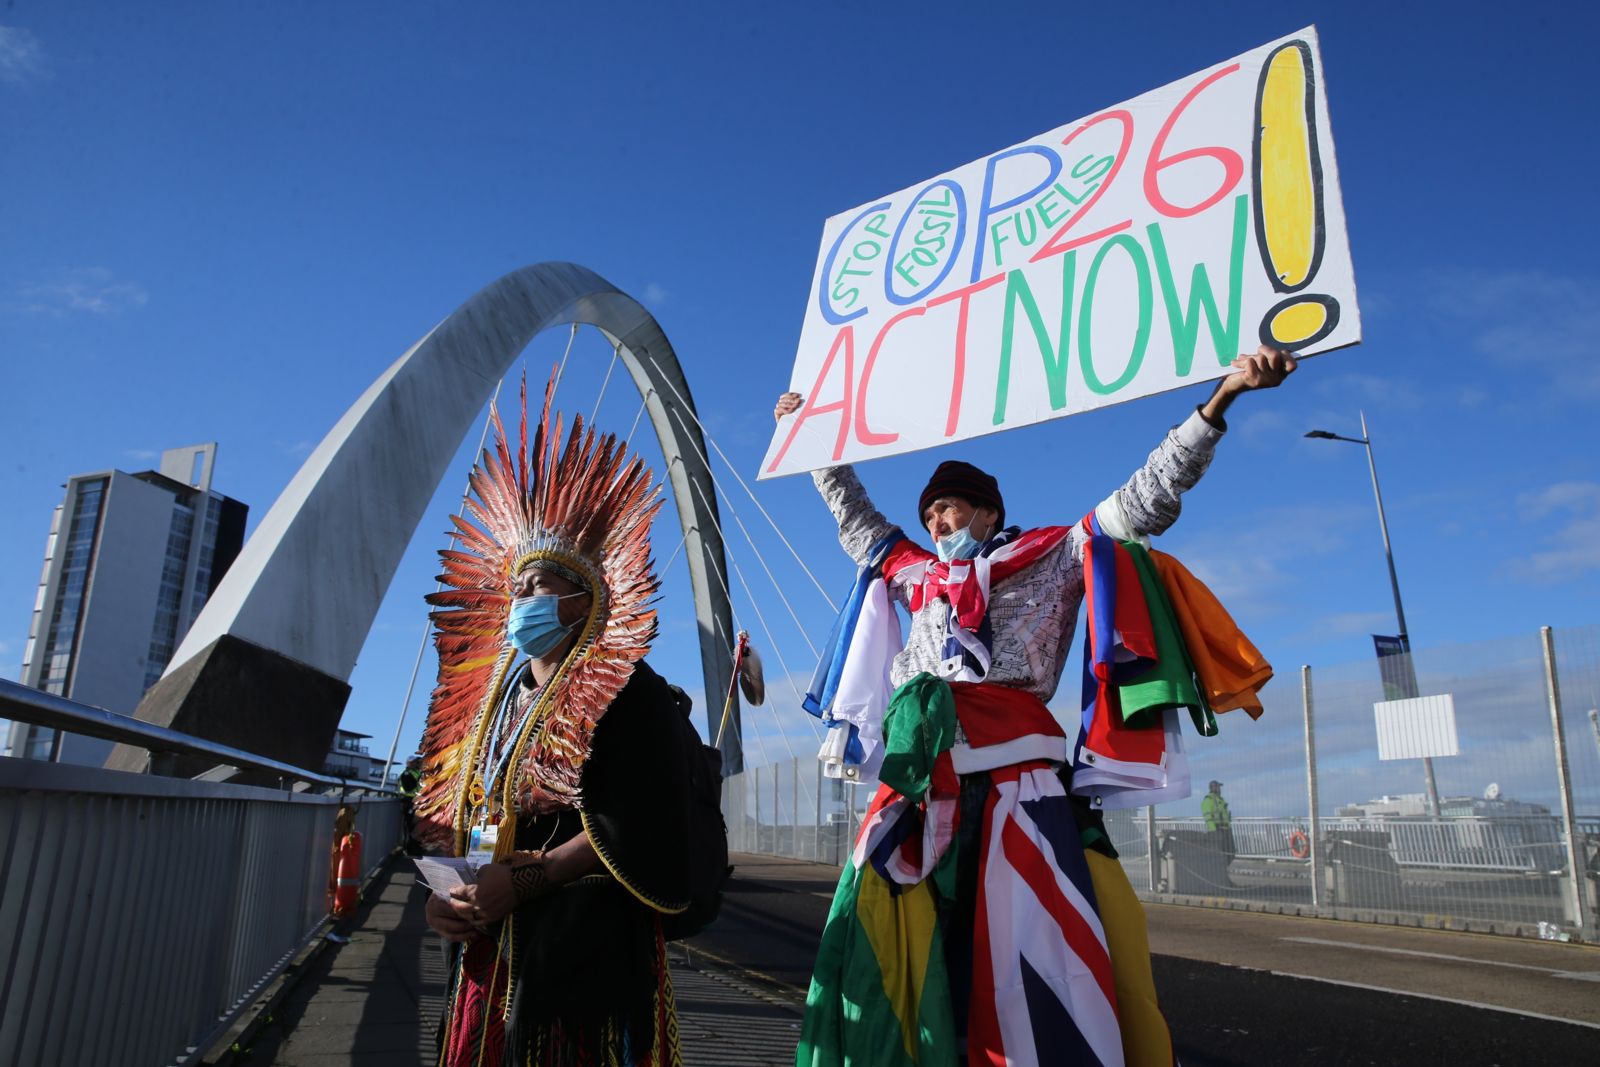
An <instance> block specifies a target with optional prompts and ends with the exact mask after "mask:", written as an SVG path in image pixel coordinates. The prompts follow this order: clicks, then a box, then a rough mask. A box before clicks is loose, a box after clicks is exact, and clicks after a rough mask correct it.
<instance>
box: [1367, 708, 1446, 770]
mask: <svg viewBox="0 0 1600 1067" xmlns="http://www.w3.org/2000/svg"><path fill="white" fill-rule="evenodd" d="M1372 713H1373V715H1374V716H1375V717H1376V718H1377V720H1378V758H1379V759H1381V760H1388V759H1423V758H1424V757H1428V756H1459V755H1460V754H1461V744H1460V742H1459V741H1458V740H1457V738H1456V701H1455V697H1454V696H1453V695H1452V694H1450V693H1440V694H1439V695H1437V696H1431V697H1408V698H1406V699H1405V700H1380V701H1378V702H1377V703H1376V704H1374V705H1372Z"/></svg>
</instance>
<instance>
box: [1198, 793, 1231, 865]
mask: <svg viewBox="0 0 1600 1067" xmlns="http://www.w3.org/2000/svg"><path fill="white" fill-rule="evenodd" d="M1208 789H1209V791H1208V792H1207V793H1206V795H1205V796H1204V797H1202V798H1201V800H1200V814H1201V815H1202V816H1204V818H1205V820H1206V829H1207V830H1210V831H1213V832H1215V833H1219V834H1220V836H1219V837H1218V838H1217V840H1218V841H1219V842H1220V843H1221V846H1222V851H1223V852H1224V853H1226V854H1227V857H1228V858H1229V859H1230V860H1231V859H1233V814H1232V813H1231V812H1229V811H1228V802H1227V800H1225V799H1224V798H1223V796H1222V783H1221V782H1218V781H1215V780H1213V781H1212V782H1211V785H1210V786H1209V787H1208Z"/></svg>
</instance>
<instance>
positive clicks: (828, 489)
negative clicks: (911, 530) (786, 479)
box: [772, 393, 895, 565]
mask: <svg viewBox="0 0 1600 1067" xmlns="http://www.w3.org/2000/svg"><path fill="white" fill-rule="evenodd" d="M804 400H805V398H804V397H802V396H801V395H800V394H799V393H784V394H783V395H782V396H780V397H779V398H778V403H777V405H776V406H775V407H773V409H772V417H773V418H774V419H781V418H783V417H784V416H785V415H788V414H790V413H791V412H794V411H798V410H799V408H800V405H801V403H802V402H803V401H804ZM811 480H812V481H813V482H814V483H815V484H816V487H817V492H819V493H821V494H822V500H823V503H825V504H827V505H828V510H829V511H831V512H833V519H834V521H835V522H837V523H838V524H839V544H840V545H842V546H844V550H845V552H846V553H847V554H848V555H849V556H850V558H851V559H853V560H855V561H856V563H858V564H861V565H865V564H866V563H867V562H868V556H869V554H870V552H871V550H872V546H873V545H875V544H877V542H878V541H879V540H881V539H882V538H883V535H884V534H886V533H888V532H889V531H890V530H892V529H894V527H895V524H894V523H892V522H890V521H889V520H888V519H886V518H884V517H883V515H882V514H881V513H880V512H879V511H878V509H877V508H875V507H873V505H872V500H871V498H870V497H868V496H867V491H866V489H865V488H863V487H862V485H861V480H860V479H859V478H857V477H856V472H855V470H854V468H852V467H851V466H850V465H849V464H841V465H839V466H837V467H826V468H824V469H822V470H816V471H812V472H811Z"/></svg>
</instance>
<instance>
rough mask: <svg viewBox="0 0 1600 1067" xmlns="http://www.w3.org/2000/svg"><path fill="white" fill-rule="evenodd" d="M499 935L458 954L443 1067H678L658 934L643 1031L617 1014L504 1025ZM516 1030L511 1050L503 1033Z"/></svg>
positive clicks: (504, 969) (506, 971)
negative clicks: (647, 1019)
mask: <svg viewBox="0 0 1600 1067" xmlns="http://www.w3.org/2000/svg"><path fill="white" fill-rule="evenodd" d="M508 948H509V937H508V934H507V932H506V931H505V930H504V929H503V928H502V930H501V931H499V932H498V933H497V936H495V937H479V938H477V939H476V940H474V941H471V942H469V943H468V944H467V946H466V948H465V950H464V951H458V953H457V962H456V967H455V974H454V975H453V980H452V982H451V987H452V988H451V990H450V996H449V1000H448V1002H447V1006H446V1008H445V1017H444V1021H443V1025H442V1027H441V1034H440V1042H439V1065H440V1067H513V1065H514V1067H683V1057H682V1054H681V1053H680V1051H679V1048H678V1017H677V1011H676V1008H675V1006H674V1002H673V996H672V974H671V972H670V971H669V970H668V968H667V951H666V942H665V941H664V940H663V939H662V937H661V934H660V928H659V923H658V924H657V932H656V951H655V956H654V959H653V960H652V961H651V966H652V969H653V978H654V996H653V1003H652V1010H651V1013H650V1019H649V1024H648V1026H645V1027H641V1026H638V1025H630V1024H629V1017H628V1015H627V1013H625V1012H624V1011H623V1010H622V1009H621V1008H620V1007H619V1008H618V1009H617V1010H615V1011H612V1012H609V1013H600V1014H599V1016H598V1017H597V1018H589V1019H584V1020H568V1019H563V1018H561V1017H556V1018H551V1019H541V1020H536V1021H531V1022H525V1023H523V1024H521V1025H519V1026H516V1027H514V1028H513V1027H511V1026H509V1025H508V1024H509V1021H510V1020H509V1006H510V1002H511V999H512V980H513V971H514V970H515V968H516V965H517V960H516V959H515V956H514V954H513V953H511V952H508V951H507V949H508ZM513 1029H514V1030H515V1035H514V1036H513V1037H512V1038H511V1042H512V1043H514V1044H515V1046H516V1047H508V1034H510V1033H511V1031H512V1030H513Z"/></svg>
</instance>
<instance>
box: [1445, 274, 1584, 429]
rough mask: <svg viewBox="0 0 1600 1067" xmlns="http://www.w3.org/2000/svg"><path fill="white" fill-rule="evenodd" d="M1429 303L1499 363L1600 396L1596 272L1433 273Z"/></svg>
mask: <svg viewBox="0 0 1600 1067" xmlns="http://www.w3.org/2000/svg"><path fill="white" fill-rule="evenodd" d="M1430 302H1431V303H1432V304H1433V306H1434V309H1435V310H1436V311H1437V312H1439V313H1441V314H1444V315H1448V316H1450V317H1452V318H1454V319H1457V320H1458V321H1460V322H1462V323H1463V324H1464V325H1465V327H1466V329H1467V330H1468V331H1469V334H1470V336H1471V338H1472V346H1473V347H1474V348H1475V349H1477V350H1478V351H1479V352H1481V353H1482V354H1484V355H1485V356H1488V357H1489V358H1490V359H1492V360H1493V361H1495V362H1496V363H1499V364H1503V365H1505V366H1507V367H1513V368H1516V370H1517V371H1518V372H1519V373H1524V374H1536V375H1539V376H1542V377H1543V378H1544V379H1545V380H1546V381H1548V382H1549V383H1550V384H1551V385H1553V386H1555V387H1556V389H1557V391H1559V392H1560V393H1562V394H1564V395H1567V396H1576V397H1591V398H1592V397H1593V396H1595V395H1600V365H1597V364H1596V363H1595V361H1594V359H1593V356H1592V349H1593V345H1594V337H1595V335H1596V333H1600V287H1597V286H1596V285H1595V282H1594V280H1593V279H1584V278H1574V277H1563V276H1560V275H1553V274H1546V273H1544V272H1542V271H1531V270H1529V271H1502V272H1500V273H1497V274H1488V273H1457V274H1448V275H1443V276H1440V277H1438V278H1436V279H1435V280H1434V282H1433V292H1432V294H1431V299H1430Z"/></svg>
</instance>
